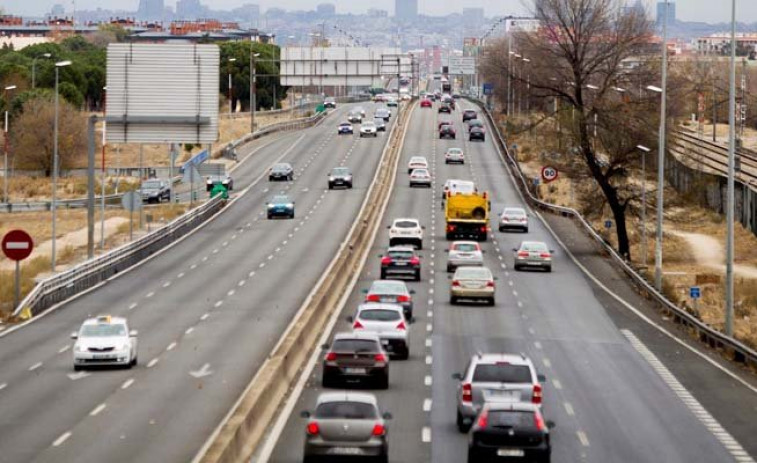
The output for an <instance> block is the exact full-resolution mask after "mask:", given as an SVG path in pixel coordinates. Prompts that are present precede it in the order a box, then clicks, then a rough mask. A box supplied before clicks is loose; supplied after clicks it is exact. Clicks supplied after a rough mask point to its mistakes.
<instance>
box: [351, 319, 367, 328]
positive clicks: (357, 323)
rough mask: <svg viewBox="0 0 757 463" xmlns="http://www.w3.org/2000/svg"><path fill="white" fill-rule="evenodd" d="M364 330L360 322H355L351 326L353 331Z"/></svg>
mask: <svg viewBox="0 0 757 463" xmlns="http://www.w3.org/2000/svg"><path fill="white" fill-rule="evenodd" d="M362 328H365V327H364V326H363V324H362V323H360V320H355V323H354V324H353V325H352V329H353V330H359V329H362Z"/></svg>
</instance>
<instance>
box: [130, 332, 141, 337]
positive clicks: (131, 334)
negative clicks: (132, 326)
mask: <svg viewBox="0 0 757 463" xmlns="http://www.w3.org/2000/svg"><path fill="white" fill-rule="evenodd" d="M137 334H139V333H138V332H137V330H131V331H129V337H132V338H136V337H137Z"/></svg>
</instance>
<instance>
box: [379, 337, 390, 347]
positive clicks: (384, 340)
mask: <svg viewBox="0 0 757 463" xmlns="http://www.w3.org/2000/svg"><path fill="white" fill-rule="evenodd" d="M381 345H382V346H388V345H389V340H388V339H382V340H381Z"/></svg>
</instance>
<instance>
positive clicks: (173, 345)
mask: <svg viewBox="0 0 757 463" xmlns="http://www.w3.org/2000/svg"><path fill="white" fill-rule="evenodd" d="M174 347H176V341H174V342H172V343H171V344H169V345H168V347H166V350H168V351H171V350H173V348H174Z"/></svg>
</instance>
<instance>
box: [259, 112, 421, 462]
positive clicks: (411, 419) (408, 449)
mask: <svg viewBox="0 0 757 463" xmlns="http://www.w3.org/2000/svg"><path fill="white" fill-rule="evenodd" d="M416 114H417V113H416ZM430 122H431V121H430V120H429V118H428V117H418V118H414V119H413V120H412V121H411V125H410V127H409V128H408V133H407V136H406V139H405V149H404V150H403V153H402V156H401V159H400V161H399V164H398V172H397V178H396V180H395V187H394V190H393V192H392V198H391V199H390V203H389V206H388V208H387V211H386V213H385V216H384V223H385V224H389V223H391V221H392V219H394V218H397V217H416V218H418V219H420V220H421V221H422V222H423V223H424V224H426V231H425V237H424V250H423V251H422V252H421V254H422V255H423V258H422V259H421V261H422V262H423V264H422V267H423V268H422V275H423V276H422V281H421V282H419V283H416V282H407V286H408V288H410V289H414V290H415V294H414V295H413V313H414V317H415V323H413V324H412V325H411V328H410V358H409V359H408V360H402V361H400V360H392V361H391V363H390V370H389V371H390V373H389V383H390V384H389V389H388V390H386V391H380V390H372V389H371V390H370V392H372V393H374V394H376V396H377V398H378V400H379V406H380V407H381V408H382V410H386V411H390V412H391V413H392V414H393V416H394V418H393V419H392V420H391V421H389V423H388V425H387V427H388V432H389V436H390V437H389V457H390V461H392V462H406V461H428V459H429V458H430V449H429V448H428V445H427V444H425V443H423V428H424V427H426V425H427V417H425V416H424V411H423V409H424V408H423V407H424V402H423V399H424V398H425V397H428V393H426V391H427V390H428V388H429V385H426V383H425V381H424V378H425V376H426V374H424V371H426V370H428V374H430V369H429V368H430V367H429V366H428V364H427V363H426V362H427V355H426V353H427V352H428V347H427V345H426V339H428V336H429V331H428V324H429V323H430V318H429V317H428V313H429V305H428V301H427V300H428V299H430V296H429V289H430V288H431V286H430V285H429V281H430V279H431V278H436V272H435V271H434V273H432V271H433V270H434V266H432V265H429V262H430V260H431V258H430V255H431V253H433V252H435V251H433V250H432V249H433V248H434V247H435V244H433V242H432V240H431V236H434V234H433V233H432V227H431V226H429V225H430V223H431V210H433V208H434V199H433V192H432V191H429V190H426V189H416V188H412V189H411V188H410V187H409V186H408V184H407V179H408V175H407V170H406V166H407V161H408V160H409V158H410V156H413V155H417V154H419V153H427V154H428V155H429V159H431V157H430V154H431V146H432V144H431V140H430V139H429V138H430V137H429V136H428V130H427V127H428V125H429V123H430ZM382 228H383V227H382ZM388 244H389V239H388V233H387V232H386V231H385V228H383V230H382V229H380V230H379V233H378V235H377V239H376V241H375V242H374V245H373V246H372V247H371V250H370V251H369V257H368V260H367V261H366V266H365V268H364V269H363V272H362V273H361V275H360V277H359V280H358V282H357V284H356V286H355V290H354V291H353V292H352V294H351V295H350V297H349V298H348V301H347V303H346V305H345V308H344V310H343V311H342V313H341V314H340V316H339V321H338V322H337V325H336V326H335V329H334V332H335V333H336V332H340V331H351V330H352V327H351V324H350V323H349V322H347V321H346V320H345V317H347V316H348V315H353V314H354V311H355V310H356V308H357V306H358V305H359V304H361V303H362V302H363V301H364V298H365V296H364V294H363V293H362V290H363V289H367V288H368V287H369V286H370V284H371V283H372V282H373V281H374V280H376V279H379V278H380V275H379V274H380V263H379V259H378V257H377V256H378V255H380V254H383V253H385V252H386V248H387V247H388ZM320 362H321V359H320V358H319V360H318V364H317V365H316V367H315V368H314V370H313V373H312V375H311V377H310V378H309V380H308V382H307V385H306V388H305V390H304V391H303V393H302V395H301V396H300V397H299V399H298V401H297V404H296V406H295V409H294V412H293V413H292V415H291V416H290V417H289V420H288V421H287V424H286V426H285V428H284V430H283V432H282V434H281V436H279V439H278V442H277V445H276V448H275V450H274V452H273V454H272V456H271V458H270V460H269V461H271V462H294V461H301V460H302V449H303V447H302V445H304V426H305V422H304V420H302V419H301V418H300V417H299V412H300V411H301V410H306V409H308V410H310V409H312V407H313V405H314V404H315V401H316V399H317V397H318V395H319V394H320V393H321V392H323V389H322V388H321V376H322V369H321V365H320ZM419 443H420V446H419ZM409 455H414V456H415V457H417V459H408V456H409ZM415 457H414V458H415Z"/></svg>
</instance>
